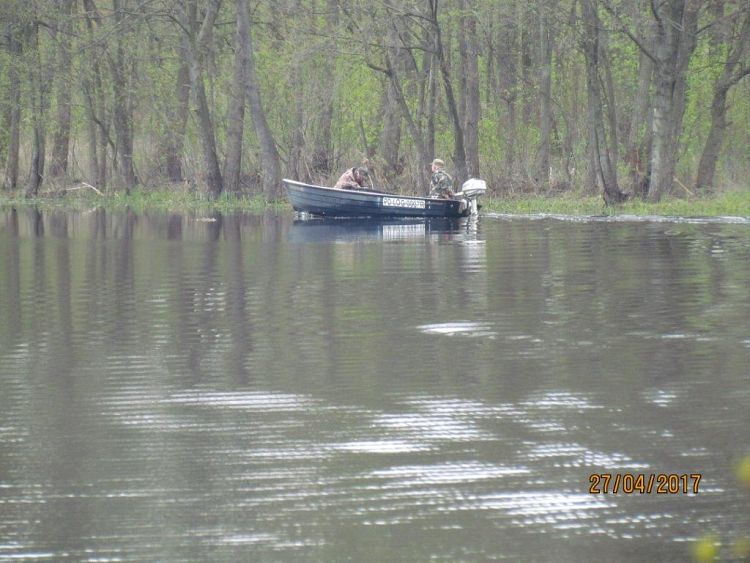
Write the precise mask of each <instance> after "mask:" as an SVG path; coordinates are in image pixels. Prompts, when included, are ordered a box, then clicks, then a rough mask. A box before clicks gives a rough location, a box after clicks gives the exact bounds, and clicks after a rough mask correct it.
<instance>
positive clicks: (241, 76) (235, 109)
mask: <svg viewBox="0 0 750 563" xmlns="http://www.w3.org/2000/svg"><path fill="white" fill-rule="evenodd" d="M239 10H240V6H239V4H238V5H237V34H236V38H235V43H234V75H233V77H232V85H231V88H230V93H231V99H230V100H229V114H228V115H227V155H226V162H225V163H224V187H225V188H226V189H227V190H228V191H230V192H237V191H239V187H240V171H241V169H242V133H243V130H244V126H245V68H246V67H247V50H246V48H247V44H246V43H244V42H243V41H242V40H241V35H240V34H241V24H240V20H241V18H240V14H239Z"/></svg>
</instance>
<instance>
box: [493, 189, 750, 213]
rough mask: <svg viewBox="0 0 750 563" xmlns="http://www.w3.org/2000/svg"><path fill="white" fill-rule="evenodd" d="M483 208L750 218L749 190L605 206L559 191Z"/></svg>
mask: <svg viewBox="0 0 750 563" xmlns="http://www.w3.org/2000/svg"><path fill="white" fill-rule="evenodd" d="M482 211H485V212H488V211H489V212H494V213H509V214H533V213H549V214H555V215H638V216H646V215H660V216H674V217H719V216H733V217H750V191H727V192H725V193H722V194H719V195H715V196H711V197H691V198H690V199H678V198H664V199H663V200H662V201H661V202H659V203H646V202H644V201H640V200H634V201H628V202H625V203H623V204H622V205H618V206H607V205H604V202H603V200H602V198H601V197H600V196H576V195H575V194H569V193H568V194H562V195H559V196H555V197H544V196H537V195H528V196H513V197H509V198H502V199H493V198H488V199H486V200H485V201H484V202H483V208H482Z"/></svg>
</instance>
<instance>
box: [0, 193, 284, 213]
mask: <svg viewBox="0 0 750 563" xmlns="http://www.w3.org/2000/svg"><path fill="white" fill-rule="evenodd" d="M29 205H34V206H38V207H40V208H42V209H61V210H80V209H91V208H94V207H103V208H105V209H113V210H115V209H126V208H129V209H132V210H133V211H203V212H209V211H221V212H224V213H228V212H232V211H242V212H245V213H256V214H259V213H263V212H264V211H267V210H274V211H289V212H291V210H292V208H291V206H290V205H289V204H288V203H287V202H286V201H281V202H278V203H274V202H268V201H266V200H265V199H264V198H263V197H262V196H254V197H247V196H236V195H233V194H222V195H220V196H219V197H218V198H216V199H210V198H208V197H207V196H205V195H202V194H198V193H187V192H178V191H173V190H168V189H163V190H149V191H143V190H136V191H133V192H131V193H130V195H125V194H124V193H121V192H120V193H113V194H106V195H98V194H96V193H94V192H90V191H87V192H84V193H76V194H75V195H73V194H68V195H66V196H64V197H59V196H58V197H44V196H39V197H35V198H25V197H24V195H23V194H7V193H0V206H29Z"/></svg>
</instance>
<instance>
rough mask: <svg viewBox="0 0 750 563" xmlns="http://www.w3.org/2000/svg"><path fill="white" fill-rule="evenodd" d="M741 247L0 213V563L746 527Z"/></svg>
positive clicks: (417, 547)
mask: <svg viewBox="0 0 750 563" xmlns="http://www.w3.org/2000/svg"><path fill="white" fill-rule="evenodd" d="M391 227H393V229H392V228H391ZM748 257H750V233H748V231H747V229H746V227H745V226H743V225H722V224H673V223H670V224H664V223H639V224H637V225H631V224H623V223H621V222H607V221H595V222H588V223H587V222H583V223H574V222H564V221H557V220H539V221H522V220H517V219H509V218H503V219H502V220H493V219H492V218H487V217H482V218H480V219H479V221H473V222H471V221H463V222H457V223H447V224H441V223H439V222H438V223H433V222H429V223H428V222H424V221H422V222H420V221H406V222H401V221H398V222H382V221H381V222H375V223H371V222H366V223H360V222H346V223H342V222H338V221H336V222H329V221H321V222H311V223H307V222H306V223H298V222H295V221H294V220H293V218H291V217H276V216H273V215H264V216H246V215H222V214H208V215H207V214H185V215H180V214H174V213H171V214H169V213H163V214H158V213H156V214H152V213H146V214H139V213H134V212H132V211H126V212H109V211H106V212H105V211H102V210H94V211H91V212H85V213H73V214H65V213H61V212H57V211H53V212H40V211H37V210H33V209H28V208H24V209H18V210H13V209H4V210H0V318H1V319H2V321H3V322H2V323H0V451H2V455H0V537H2V538H3V541H2V542H0V559H32V558H42V557H44V558H48V559H55V560H61V559H74V560H95V559H96V560H103V559H110V560H116V559H119V560H184V559H190V560H195V559H201V560H216V559H219V560H242V559H247V558H248V557H252V558H253V559H261V560H262V559H268V560H277V559H305V560H325V561H328V560H358V561H390V560H409V561H411V560H427V559H440V558H444V559H448V560H485V559H502V558H505V559H510V560H567V561H580V560H600V559H605V558H607V559H614V560H618V561H626V560H633V561H638V560H661V561H669V560H685V559H686V557H687V556H688V555H687V554H688V551H687V550H686V548H685V546H684V544H683V543H682V542H684V541H686V540H691V539H694V538H696V537H699V536H701V535H703V534H704V533H706V532H707V531H715V533H717V534H720V535H723V536H726V537H731V534H732V533H734V530H743V529H747V528H748V527H749V526H750V514H749V513H748V511H747V504H746V500H747V497H746V496H743V493H742V492H741V491H740V489H739V488H738V486H737V484H736V483H735V482H734V479H733V476H732V474H731V470H730V469H729V462H728V461H727V460H730V459H732V458H733V457H735V456H736V455H738V453H741V452H743V451H746V450H747V449H750V443H748V438H747V432H746V429H747V427H748V425H749V424H750V392H749V391H748V389H749V386H748V375H747V365H748V360H750V345H749V341H748V336H747V335H748V333H750V325H749V324H748V322H749V321H748V319H750V293H749V291H750V290H749V289H748V288H750V261H748V260H747V258H748ZM604 472H610V473H615V472H623V473H624V472H632V473H647V472H648V473H650V472H677V473H702V474H703V480H702V482H701V489H700V494H698V495H695V494H692V493H691V494H688V495H658V496H657V495H592V494H589V493H588V486H589V475H590V474H592V473H604ZM725 523H729V524H727V525H726V527H725ZM248 554H249V555H248Z"/></svg>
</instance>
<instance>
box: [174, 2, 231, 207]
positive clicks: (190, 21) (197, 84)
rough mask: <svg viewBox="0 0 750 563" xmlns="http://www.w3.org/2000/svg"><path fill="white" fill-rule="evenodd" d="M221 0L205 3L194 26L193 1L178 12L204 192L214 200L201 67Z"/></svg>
mask: <svg viewBox="0 0 750 563" xmlns="http://www.w3.org/2000/svg"><path fill="white" fill-rule="evenodd" d="M220 5H221V0H209V2H208V5H207V6H206V11H205V14H203V19H202V21H201V22H200V24H199V22H198V4H197V0H189V2H187V7H186V8H187V9H183V10H182V20H183V25H182V29H183V31H184V32H185V33H186V35H187V43H188V44H187V48H186V49H185V50H184V53H185V55H186V56H187V59H188V60H187V62H188V70H189V73H190V87H191V91H192V94H193V97H194V99H195V105H196V108H195V114H196V118H197V121H198V135H199V137H200V141H201V150H202V153H203V166H204V167H205V171H204V172H205V184H206V191H207V193H208V195H210V196H211V197H216V196H218V195H219V194H220V193H221V192H222V190H223V189H224V185H223V182H222V177H221V169H220V167H219V158H218V156H217V154H216V137H215V134H214V126H213V122H212V120H211V110H210V108H209V105H208V98H207V97H206V86H205V84H204V82H203V80H204V79H203V66H204V61H205V58H206V51H207V49H208V41H209V38H210V34H211V32H212V30H213V26H214V23H215V22H216V17H217V16H218V14H219V7H220Z"/></svg>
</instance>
